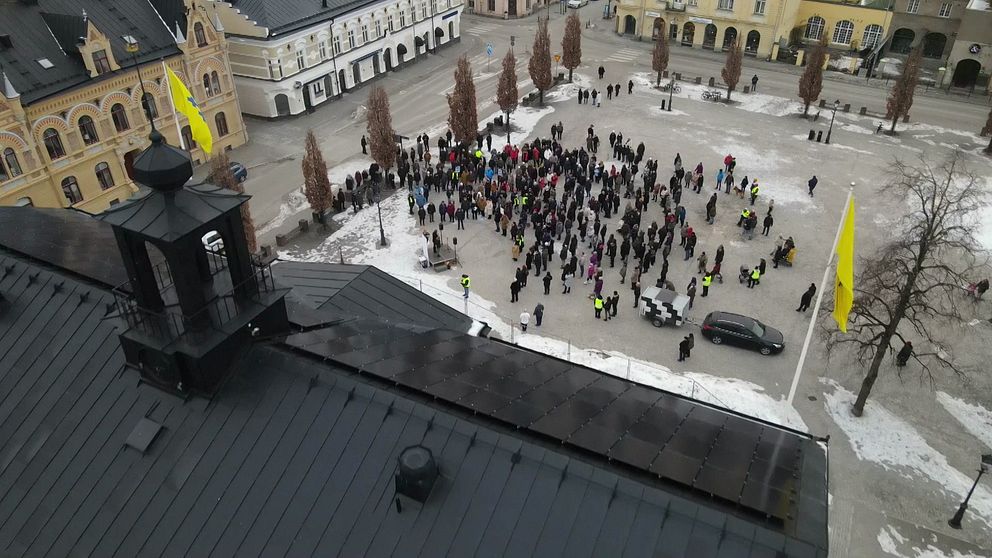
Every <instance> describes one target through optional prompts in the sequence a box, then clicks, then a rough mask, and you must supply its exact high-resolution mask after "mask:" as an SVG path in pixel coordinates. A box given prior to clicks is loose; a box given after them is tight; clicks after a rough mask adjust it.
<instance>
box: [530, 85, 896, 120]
mask: <svg viewBox="0 0 992 558" xmlns="http://www.w3.org/2000/svg"><path fill="white" fill-rule="evenodd" d="M537 95H538V99H539V101H538V102H540V103H541V106H542V107H543V106H544V90H543V89H538V90H537ZM893 126H894V124H893Z"/></svg>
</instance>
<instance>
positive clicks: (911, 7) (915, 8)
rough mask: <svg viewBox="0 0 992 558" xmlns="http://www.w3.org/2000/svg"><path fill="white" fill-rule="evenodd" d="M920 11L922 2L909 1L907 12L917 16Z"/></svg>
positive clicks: (916, 0)
mask: <svg viewBox="0 0 992 558" xmlns="http://www.w3.org/2000/svg"><path fill="white" fill-rule="evenodd" d="M919 11H920V0H909V4H907V5H906V12H907V13H910V14H915V13H917V12H919Z"/></svg>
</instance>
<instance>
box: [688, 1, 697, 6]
mask: <svg viewBox="0 0 992 558" xmlns="http://www.w3.org/2000/svg"><path fill="white" fill-rule="evenodd" d="M698 3H699V2H698V0H689V1H688V2H687V4H689V5H690V6H695V5H697V4H698Z"/></svg>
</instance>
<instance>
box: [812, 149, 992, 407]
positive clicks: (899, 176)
mask: <svg viewBox="0 0 992 558" xmlns="http://www.w3.org/2000/svg"><path fill="white" fill-rule="evenodd" d="M890 175H891V176H892V177H893V178H892V180H891V181H890V182H889V183H887V184H885V185H883V186H882V188H881V190H880V192H879V195H880V196H881V197H883V198H887V199H890V200H893V202H894V203H897V204H902V205H901V206H902V207H906V208H907V210H908V211H907V214H906V215H905V216H904V217H902V218H901V220H900V222H899V223H898V224H897V225H895V226H894V227H892V228H891V229H890V233H891V234H888V235H887V238H888V239H889V240H888V242H887V243H886V244H885V245H884V246H882V247H881V248H880V249H879V250H878V251H877V252H876V253H875V254H873V255H872V256H871V257H868V258H859V260H860V261H859V263H860V267H861V272H860V273H859V274H858V276H857V278H856V280H855V281H854V289H853V290H854V304H853V307H852V309H851V319H850V323H849V325H848V328H847V333H846V334H843V333H840V332H838V331H826V330H825V335H826V346H827V350H828V351H830V350H832V349H835V348H837V347H839V346H843V345H853V347H854V350H855V355H856V358H857V360H858V362H859V363H860V364H861V365H862V366H866V367H867V372H866V374H865V378H864V381H863V382H862V383H861V389H860V391H859V393H858V398H857V400H856V401H855V403H854V408H853V409H852V412H853V413H854V414H855V415H856V416H861V414H862V412H864V407H865V402H866V401H867V399H868V396H869V395H870V394H871V390H872V387H873V386H874V385H875V381H876V380H877V379H878V372H879V369H880V368H881V366H882V361H883V359H884V357H885V355H886V353H887V352H888V351H890V350H893V349H894V348H895V347H894V346H893V343H894V342H897V341H898V342H899V343H903V342H905V341H907V340H911V339H910V338H912V339H915V340H919V341H922V343H920V344H919V345H920V346H921V347H922V346H925V347H926V348H922V349H921V350H918V351H916V352H915V353H914V355H913V358H914V359H915V360H916V361H917V362H918V363H919V364H920V365H921V366H922V375H923V377H924V378H925V379H928V380H929V381H930V382H931V383H932V382H934V376H933V369H932V368H931V367H932V366H934V365H937V366H940V367H942V368H946V369H950V370H952V371H954V372H956V373H959V374H960V373H962V372H963V371H964V369H963V368H962V366H961V365H959V364H958V363H956V362H955V361H954V358H953V356H952V354H951V349H950V348H949V345H948V344H947V341H948V340H949V339H948V338H947V336H946V335H942V334H945V333H946V332H947V330H948V326H949V324H954V323H959V322H960V320H961V319H962V313H961V310H962V309H961V308H960V306H961V304H960V301H961V299H962V298H963V295H964V293H963V292H962V290H961V286H962V285H966V284H968V281H969V279H970V278H973V277H974V276H975V275H974V274H975V273H977V270H978V269H979V267H981V266H984V258H981V259H982V261H976V254H981V253H982V250H981V248H980V247H979V245H978V243H977V241H976V240H975V238H974V236H973V235H972V229H973V228H974V223H975V220H976V213H978V212H979V211H981V210H983V209H984V207H985V206H986V204H987V199H988V194H987V193H986V192H984V191H983V189H982V187H981V183H980V182H979V181H978V179H977V178H976V177H975V175H973V174H971V173H969V172H968V171H967V170H966V169H965V168H964V164H963V162H962V160H961V156H960V154H954V155H952V156H951V157H950V158H949V159H948V160H947V161H945V162H943V163H941V164H939V165H936V166H935V165H933V164H931V163H930V162H928V161H927V160H926V159H925V158H924V157H923V156H922V155H921V156H920V160H919V162H918V163H917V164H913V165H910V164H907V163H903V162H901V161H896V162H895V163H894V164H893V165H892V169H891V173H890ZM903 322H908V324H909V328H908V329H909V334H908V335H905V332H900V330H899V327H900V325H901V324H902V323H903ZM899 346H900V347H901V344H900V345H899Z"/></svg>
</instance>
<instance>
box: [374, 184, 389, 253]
mask: <svg viewBox="0 0 992 558" xmlns="http://www.w3.org/2000/svg"><path fill="white" fill-rule="evenodd" d="M380 192H381V189H380V187H379V181H378V180H376V181H374V182H372V194H373V195H374V196H375V209H376V211H378V212H379V247H381V248H385V247H386V246H388V245H389V243H388V242H386V229H384V228H382V207H381V206H380V205H379V199H380V198H381V197H382V196H381V195H380Z"/></svg>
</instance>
